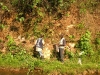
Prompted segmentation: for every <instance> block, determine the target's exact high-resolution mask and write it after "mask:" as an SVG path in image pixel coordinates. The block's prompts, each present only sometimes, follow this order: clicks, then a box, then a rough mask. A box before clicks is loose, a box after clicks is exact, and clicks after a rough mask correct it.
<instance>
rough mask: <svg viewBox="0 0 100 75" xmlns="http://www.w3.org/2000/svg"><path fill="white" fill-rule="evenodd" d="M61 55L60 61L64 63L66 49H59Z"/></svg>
mask: <svg viewBox="0 0 100 75" xmlns="http://www.w3.org/2000/svg"><path fill="white" fill-rule="evenodd" d="M59 53H60V60H61V61H62V62H63V58H64V49H63V48H59Z"/></svg>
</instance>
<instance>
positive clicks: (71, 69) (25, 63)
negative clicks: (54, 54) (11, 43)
mask: <svg viewBox="0 0 100 75" xmlns="http://www.w3.org/2000/svg"><path fill="white" fill-rule="evenodd" d="M96 57H97V55H95V56H93V57H91V58H89V57H85V56H84V57H82V65H79V64H78V63H77V62H78V57H75V58H70V59H66V60H65V61H64V63H63V64H62V63H61V62H60V61H58V60H57V59H52V58H51V59H50V60H46V59H42V60H41V59H37V58H34V57H32V55H29V54H27V53H21V52H19V53H17V54H16V55H12V54H11V53H7V54H0V67H6V68H29V69H31V70H34V68H35V67H38V68H42V69H43V72H44V73H46V74H49V73H52V72H59V73H62V74H64V73H69V74H71V75H73V74H75V72H76V71H78V72H83V71H84V70H87V69H93V70H94V69H100V60H97V59H96ZM98 57H100V56H99V55H98Z"/></svg>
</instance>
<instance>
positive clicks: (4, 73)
mask: <svg viewBox="0 0 100 75" xmlns="http://www.w3.org/2000/svg"><path fill="white" fill-rule="evenodd" d="M47 74H48V73H44V72H43V71H42V69H39V68H38V69H37V68H36V69H34V70H28V69H7V68H4V69H0V75H47ZM73 74H74V75H100V71H99V70H85V71H83V72H78V71H73V72H72V73H64V74H61V73H59V72H52V73H49V75H73Z"/></svg>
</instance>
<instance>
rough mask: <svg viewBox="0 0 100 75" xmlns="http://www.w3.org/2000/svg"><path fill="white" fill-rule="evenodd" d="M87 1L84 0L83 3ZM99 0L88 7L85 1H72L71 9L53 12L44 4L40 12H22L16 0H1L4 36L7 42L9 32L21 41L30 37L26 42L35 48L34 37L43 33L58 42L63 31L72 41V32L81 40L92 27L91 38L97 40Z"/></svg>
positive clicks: (1, 37) (1, 36)
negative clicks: (50, 12)
mask: <svg viewBox="0 0 100 75" xmlns="http://www.w3.org/2000/svg"><path fill="white" fill-rule="evenodd" d="M16 1H17V0H16ZM11 2H12V3H13V4H11ZM85 2H86V1H83V4H84V3H85ZM91 2H92V1H91ZM99 3H100V2H99V1H98V2H97V4H96V2H95V1H94V5H93V6H92V7H88V8H86V7H85V6H84V5H82V2H80V5H78V2H72V3H71V4H70V6H69V8H68V9H67V10H62V11H61V10H57V12H55V11H54V14H51V15H50V14H46V12H45V13H42V12H44V9H43V8H41V9H40V13H39V15H38V16H36V15H32V13H31V12H29V11H28V12H29V13H26V12H25V13H24V12H19V11H18V8H16V7H15V6H13V5H14V2H13V1H10V0H6V1H2V0H1V2H0V21H1V22H0V40H1V41H3V42H7V36H8V35H10V36H11V37H12V38H13V39H14V40H15V41H16V43H17V44H19V43H21V41H19V40H21V39H22V38H24V39H25V41H27V42H26V43H25V44H24V46H26V47H29V48H32V46H33V45H34V43H33V42H34V40H36V38H37V37H38V36H39V35H40V34H43V35H44V37H45V41H47V42H48V43H49V44H51V45H52V44H56V43H57V41H58V40H59V35H60V34H62V33H63V34H64V36H65V37H66V40H67V41H68V42H70V41H72V39H71V37H72V36H73V37H74V38H73V41H74V42H77V41H78V40H79V39H80V37H81V36H82V35H83V34H84V33H85V31H86V30H89V31H90V32H91V33H92V38H91V39H92V40H93V41H94V40H95V38H96V37H97V34H99V33H100V31H99V29H100V26H99V25H100V22H99V20H100V10H99V9H100V5H99ZM92 4H93V3H92ZM92 4H91V5H92ZM95 6H96V7H95ZM35 9H36V8H35ZM36 12H38V11H36ZM80 12H81V13H80ZM44 14H45V15H44ZM18 37H19V38H18ZM18 39H19V40H18ZM30 41H31V42H30ZM1 43H2V42H1ZM4 45H6V44H5V43H4V44H3V43H2V45H1V46H4ZM2 48H4V47H1V50H2ZM27 49H28V48H27Z"/></svg>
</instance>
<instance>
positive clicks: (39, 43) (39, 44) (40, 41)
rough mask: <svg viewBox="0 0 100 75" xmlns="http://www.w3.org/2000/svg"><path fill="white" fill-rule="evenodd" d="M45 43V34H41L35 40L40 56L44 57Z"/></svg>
mask: <svg viewBox="0 0 100 75" xmlns="http://www.w3.org/2000/svg"><path fill="white" fill-rule="evenodd" d="M44 44H45V42H44V39H43V36H42V35H41V36H40V37H39V38H38V39H37V40H36V41H35V45H36V51H37V52H38V53H39V56H40V57H43V52H42V50H43V45H44Z"/></svg>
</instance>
